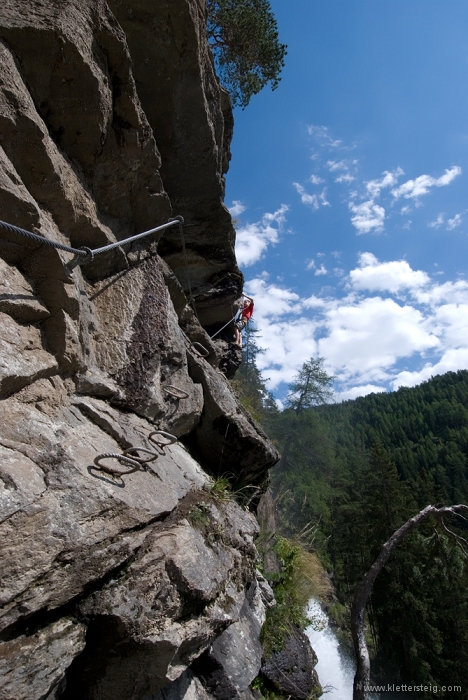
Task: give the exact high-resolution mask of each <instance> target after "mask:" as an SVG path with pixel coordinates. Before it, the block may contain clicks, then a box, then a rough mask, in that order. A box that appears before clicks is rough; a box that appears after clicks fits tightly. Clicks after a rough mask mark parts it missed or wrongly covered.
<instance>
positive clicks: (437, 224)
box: [429, 214, 444, 228]
mask: <svg viewBox="0 0 468 700" xmlns="http://www.w3.org/2000/svg"><path fill="white" fill-rule="evenodd" d="M443 223H444V215H443V214H438V216H437V219H434V221H431V222H430V223H429V226H430V227H431V228H440V227H441V226H443Z"/></svg>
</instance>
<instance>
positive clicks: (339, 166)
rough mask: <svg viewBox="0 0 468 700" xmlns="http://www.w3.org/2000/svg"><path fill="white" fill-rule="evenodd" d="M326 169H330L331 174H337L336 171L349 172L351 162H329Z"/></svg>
mask: <svg viewBox="0 0 468 700" xmlns="http://www.w3.org/2000/svg"><path fill="white" fill-rule="evenodd" d="M326 167H327V168H328V169H329V171H330V172H331V173H333V172H335V171H336V170H348V168H349V161H347V160H327V162H326Z"/></svg>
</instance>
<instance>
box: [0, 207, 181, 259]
mask: <svg viewBox="0 0 468 700" xmlns="http://www.w3.org/2000/svg"><path fill="white" fill-rule="evenodd" d="M183 222H184V220H183V218H182V217H181V216H177V217H175V218H173V219H169V221H168V222H167V223H166V224H162V225H161V226H156V228H152V229H150V230H149V231H143V233H137V234H136V235H135V236H130V237H129V238H125V239H124V240H122V241H117V242H116V243H110V244H109V245H105V246H102V247H101V248H95V249H94V250H91V248H87V247H86V246H82V247H81V248H72V247H71V246H68V245H63V244H62V243H57V242H56V241H51V240H50V239H49V238H45V237H44V236H39V235H38V234H37V233H31V231H25V230H24V229H23V228H19V227H18V226H13V225H12V224H7V223H6V222H5V221H0V229H3V230H4V231H7V232H8V233H13V234H19V235H21V236H25V237H26V238H29V239H31V240H33V241H37V242H38V243H43V244H44V245H48V246H51V247H52V248H58V250H64V251H65V252H67V253H73V254H74V256H75V257H74V258H72V259H71V260H70V262H69V263H67V264H66V265H65V267H66V269H67V270H68V271H69V272H72V271H73V270H74V268H75V267H77V265H84V264H85V263H90V262H92V261H93V260H94V257H95V256H96V255H99V254H101V253H108V252H109V251H110V250H114V248H120V246H123V245H125V244H126V243H131V242H133V241H137V240H139V239H140V238H144V237H145V236H149V235H151V234H152V233H156V232H157V231H164V230H165V229H166V228H169V227H170V226H176V225H178V226H179V227H180V229H181V230H182V224H183ZM182 236H183V232H182Z"/></svg>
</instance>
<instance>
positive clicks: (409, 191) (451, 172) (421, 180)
mask: <svg viewBox="0 0 468 700" xmlns="http://www.w3.org/2000/svg"><path fill="white" fill-rule="evenodd" d="M461 172H462V169H461V168H460V167H459V166H458V165H454V166H453V167H452V168H447V169H446V170H445V173H444V174H443V175H441V176H440V177H438V178H436V177H432V176H431V175H420V176H419V177H417V178H416V179H415V180H408V182H405V183H403V185H400V187H397V188H395V189H393V190H392V194H393V196H394V197H395V199H399V198H400V197H404V198H405V199H416V198H417V197H421V196H422V195H424V194H427V193H428V192H429V190H430V189H431V187H444V186H446V185H449V184H450V183H451V182H452V181H453V180H454V179H455V178H456V177H457V176H458V175H461Z"/></svg>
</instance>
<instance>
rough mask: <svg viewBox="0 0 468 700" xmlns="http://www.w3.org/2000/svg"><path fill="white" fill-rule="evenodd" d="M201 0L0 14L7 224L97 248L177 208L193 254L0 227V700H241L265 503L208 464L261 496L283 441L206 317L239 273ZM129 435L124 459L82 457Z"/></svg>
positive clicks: (225, 305)
mask: <svg viewBox="0 0 468 700" xmlns="http://www.w3.org/2000/svg"><path fill="white" fill-rule="evenodd" d="M204 11H205V10H204V2H203V0H170V1H169V2H164V1H163V0H158V1H157V2H155V1H154V0H134V1H132V2H131V3H124V2H121V1H120V0H110V1H109V2H108V3H106V2H104V0H102V1H101V0H70V1H67V2H63V0H14V1H13V0H4V2H3V3H2V6H1V8H0V54H1V55H0V59H1V65H2V71H1V72H0V212H1V214H0V218H1V219H2V220H3V221H5V222H8V223H10V224H13V225H15V226H17V227H21V228H23V229H26V230H29V231H32V232H36V233H37V234H39V235H41V236H43V237H44V238H46V239H49V240H52V241H55V242H59V243H62V244H66V245H72V246H74V247H81V246H87V247H89V248H91V249H95V248H98V247H100V246H103V245H106V244H107V243H112V242H115V241H119V240H123V239H125V238H127V237H129V236H132V235H133V234H136V233H139V232H141V231H144V230H148V229H151V228H154V227H156V226H158V225H160V224H163V223H165V222H167V220H168V218H169V217H170V216H173V215H181V216H183V217H184V220H185V224H184V227H183V236H184V241H185V247H186V257H185V256H184V251H183V246H182V239H181V238H180V231H179V227H178V226H174V227H171V228H168V229H166V230H164V231H160V232H157V233H155V234H154V235H152V236H150V237H149V238H145V239H141V240H139V241H137V242H135V243H133V244H126V245H125V246H123V247H118V248H116V249H114V250H113V251H112V252H110V253H106V254H102V255H97V256H96V257H95V259H94V260H93V261H92V262H88V263H87V264H83V265H82V266H78V267H76V268H75V269H74V270H73V271H72V272H70V271H69V270H68V269H67V268H66V263H67V262H69V260H70V258H71V255H70V254H68V253H66V252H63V251H61V250H57V249H56V248H53V247H48V246H46V245H43V244H41V243H40V242H39V241H33V240H30V239H27V238H24V237H22V236H21V235H20V234H17V233H14V232H13V231H5V230H1V231H0V329H1V335H0V343H1V354H0V412H1V416H0V514H1V523H0V543H1V544H0V547H1V552H2V567H1V574H0V575H1V592H0V630H1V637H0V639H1V642H0V669H1V673H0V677H1V679H0V698H2V700H22V699H23V698H24V699H26V698H27V699H28V700H36V699H37V700H39V699H44V700H45V699H49V700H51V699H52V698H54V699H58V698H63V699H65V700H70V699H72V698H76V699H77V700H78V698H79V699H80V700H86V699H89V700H120V699H122V700H124V699H125V700H128V698H130V697H131V698H132V700H157V699H158V698H159V699H162V698H187V699H188V698H200V699H201V698H205V699H206V698H221V697H229V698H236V697H237V698H246V699H247V698H249V697H251V695H250V691H249V690H248V685H249V683H250V681H251V680H252V679H253V678H254V677H255V675H256V674H257V672H258V668H259V666H260V650H259V645H258V633H259V630H260V627H261V624H262V622H263V618H264V613H265V606H266V605H269V604H271V598H270V592H269V590H268V585H267V584H266V582H265V581H263V580H262V579H261V577H260V578H259V577H258V576H257V574H256V569H255V563H256V551H255V546H254V544H253V541H254V538H255V535H256V533H257V529H258V525H257V522H256V519H255V517H254V516H253V515H252V513H251V512H249V510H247V509H246V508H245V507H241V506H239V505H238V504H237V503H236V501H235V500H232V499H229V498H226V497H225V495H224V493H219V492H218V491H217V489H216V488H213V479H215V478H216V477H217V476H219V475H223V474H228V475H229V476H230V478H231V480H232V481H233V482H235V484H236V485H237V486H236V488H239V489H242V488H243V487H245V486H255V487H260V486H261V485H262V483H263V482H264V480H265V477H266V474H267V470H268V468H269V467H270V466H272V465H273V464H274V463H275V461H276V460H277V454H276V451H275V449H274V448H273V446H272V445H271V444H270V443H269V442H268V440H267V438H266V437H265V435H264V434H263V433H262V432H261V430H260V429H259V428H258V426H256V425H255V423H254V422H253V421H252V419H251V418H250V416H249V415H248V414H247V413H246V412H245V411H244V409H243V408H242V407H241V406H240V404H239V403H238V401H237V399H236V397H235V396H234V394H233V393H232V391H231V389H230V386H229V383H228V381H227V379H226V376H225V374H226V373H229V372H231V371H232V368H233V367H235V365H236V362H238V357H237V355H236V351H235V350H234V349H233V347H232V345H231V344H230V343H229V342H226V341H225V340H215V341H212V340H210V337H209V334H208V333H207V332H206V331H207V329H208V331H209V332H210V333H211V334H212V333H213V332H214V331H215V330H217V329H218V328H220V327H221V326H222V325H223V324H224V323H226V322H227V321H228V320H229V319H230V318H231V317H232V316H233V314H234V310H235V302H236V299H238V297H239V295H240V292H241V289H242V276H241V274H240V272H239V270H238V268H237V265H236V261H235V257H234V250H233V244H234V231H233V228H232V224H231V220H230V217H229V214H228V212H227V210H226V209H225V207H224V205H223V203H222V199H223V188H224V181H223V174H224V173H225V171H226V169H227V166H228V162H229V157H230V156H229V142H230V138H231V133H232V114H231V110H230V106H229V98H228V96H227V95H226V94H225V93H224V91H223V90H222V89H221V88H220V86H219V84H218V81H217V79H216V76H215V73H214V70H213V64H212V60H211V56H210V53H209V49H208V46H207V42H206V37H205V30H204V27H205V18H204ZM228 340H229V338H228ZM197 343H199V344H201V345H202V346H203V348H205V350H202V352H201V354H200V345H197ZM202 355H206V356H205V357H203V356H202ZM220 367H221V369H223V370H224V373H223V372H222V371H221V370H220ZM158 430H163V431H165V432H168V433H171V434H172V435H173V436H175V437H176V438H177V441H175V442H173V444H171V445H166V446H161V443H163V442H168V441H169V440H168V439H167V438H165V437H164V436H161V435H160V434H156V435H155V434H154V432H155V431H158ZM155 440H156V442H159V444H155V442H154V441H155ZM135 448H139V449H138V450H135ZM127 450H130V452H129V453H128V457H129V458H130V460H131V459H132V458H133V460H135V457H138V458H139V461H137V462H136V466H135V461H133V462H131V461H130V462H129V461H128V457H127V461H125V460H124V461H123V462H119V461H118V460H116V459H115V458H107V459H105V458H104V459H103V460H102V464H101V462H98V464H97V465H96V463H95V460H96V458H98V457H99V455H103V454H108V453H111V454H117V455H119V454H120V455H121V454H123V452H124V451H127ZM142 460H148V461H145V462H143V461H142ZM100 465H101V466H103V467H104V470H103V469H102V468H101V466H100ZM106 469H107V471H106ZM116 472H120V474H118V473H116ZM123 472H126V473H123ZM244 491H245V489H244ZM239 649H243V650H244V651H241V652H239ZM245 650H247V651H245ZM239 653H240V654H241V660H240V661H239V662H238V664H237V666H236V664H234V665H231V666H229V664H227V665H226V664H225V663H223V659H224V658H225V657H226V658H228V657H229V658H230V659H233V658H234V656H235V655H236V654H237V657H239ZM242 653H243V654H244V658H245V663H242ZM202 655H204V656H202ZM207 655H208V656H209V658H210V659H211V660H212V661H213V659H214V660H215V661H213V663H216V664H217V665H216V669H217V672H216V673H217V675H216V674H214V675H213V674H211V675H209V674H208V675H209V679H210V680H209V684H208V685H207V683H206V682H205V685H203V683H202V681H201V680H200V679H202V680H203V673H200V672H198V671H197V670H196V664H195V661H196V660H197V659H198V660H200V659H202V658H205V657H206V656H207ZM202 670H203V669H202ZM223 693H224V694H223ZM226 693H227V694H226Z"/></svg>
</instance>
